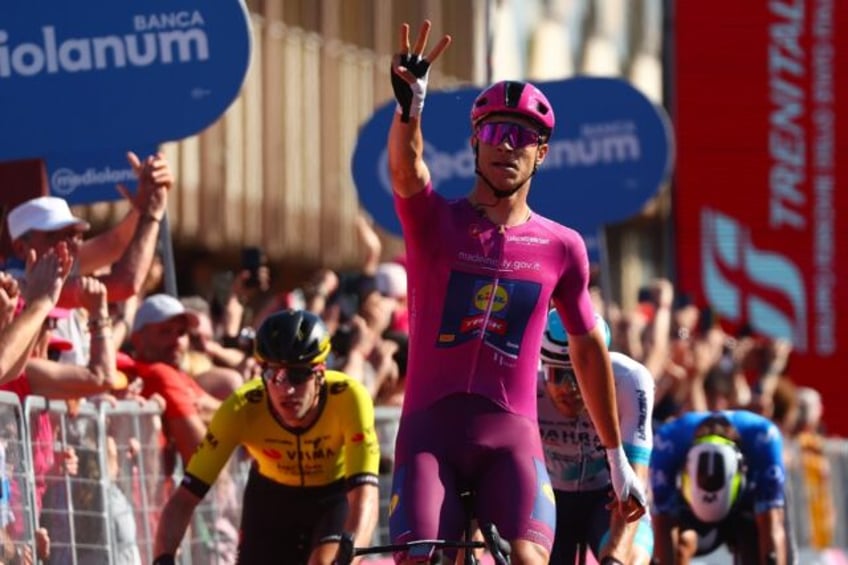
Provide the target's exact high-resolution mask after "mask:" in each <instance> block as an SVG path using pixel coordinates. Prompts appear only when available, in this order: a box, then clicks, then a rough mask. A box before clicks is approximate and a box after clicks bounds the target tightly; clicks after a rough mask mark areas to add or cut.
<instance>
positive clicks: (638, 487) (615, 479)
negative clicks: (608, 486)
mask: <svg viewBox="0 0 848 565" xmlns="http://www.w3.org/2000/svg"><path fill="white" fill-rule="evenodd" d="M607 462H609V467H610V479H612V488H613V490H614V491H615V496H616V498H618V500H621V501H624V500H627V499H628V498H629V497H631V496H632V497H633V498H635V499H636V501H637V502H638V503H639V505H640V506H642V507H643V508H644V507H645V506H646V505H647V504H648V498H647V496H646V495H645V487H644V485H642V481H641V480H639V477H637V476H636V472H635V471H634V470H633V467H631V466H630V462H629V461H627V455H625V454H624V447H623V446H621V445H619V446H618V447H613V448H609V449H607Z"/></svg>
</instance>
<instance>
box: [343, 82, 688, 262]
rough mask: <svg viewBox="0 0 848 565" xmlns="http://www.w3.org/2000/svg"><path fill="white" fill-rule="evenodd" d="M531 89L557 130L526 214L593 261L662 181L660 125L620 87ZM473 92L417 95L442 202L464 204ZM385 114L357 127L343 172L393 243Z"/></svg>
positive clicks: (665, 136) (664, 156)
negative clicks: (561, 230)
mask: <svg viewBox="0 0 848 565" xmlns="http://www.w3.org/2000/svg"><path fill="white" fill-rule="evenodd" d="M536 84H537V86H538V87H539V88H540V89H541V90H542V91H543V92H544V93H545V95H546V96H547V97H548V99H549V100H550V102H551V104H552V105H553V107H554V112H555V113H556V118H557V124H556V129H555V130H554V134H553V137H552V139H551V142H550V151H549V153H548V156H547V159H546V160H545V162H544V164H543V165H542V167H540V169H539V171H538V172H537V174H536V176H535V177H534V179H533V184H532V188H531V189H530V196H529V202H530V206H531V208H533V209H535V210H538V211H539V213H540V214H542V215H543V216H547V217H549V218H551V219H553V220H555V221H557V222H560V223H562V224H565V225H567V226H570V227H572V228H574V229H576V230H578V231H579V232H580V233H581V234H583V237H584V238H585V239H586V241H587V246H588V247H589V250H590V255H591V256H592V258H593V260H597V257H598V255H597V233H598V230H599V229H600V228H601V227H602V226H604V225H606V224H611V223H616V222H620V221H623V220H626V219H627V218H630V217H632V216H633V215H635V214H637V213H639V211H641V210H642V208H643V207H644V206H645V204H646V203H647V202H648V200H650V199H651V198H652V197H653V196H654V195H656V193H657V191H658V190H659V188H660V186H661V184H662V182H663V181H664V180H665V179H666V178H667V176H668V175H669V173H670V168H671V162H672V157H671V155H672V138H671V131H670V128H669V123H668V119H667V117H666V115H665V112H664V111H663V110H662V108H659V107H657V106H656V105H654V104H653V103H652V102H651V101H650V100H648V99H647V98H646V97H645V96H644V95H643V94H642V93H641V92H639V91H638V90H636V89H635V88H634V87H633V86H631V85H630V84H629V83H627V82H625V81H623V80H620V79H614V78H594V77H592V78H590V77H578V78H572V79H567V80H563V81H555V82H542V83H536ZM479 92H480V89H478V88H466V89H460V90H453V91H442V92H430V93H428V95H427V102H426V105H425V108H424V116H423V129H424V139H425V149H424V150H425V155H424V158H425V160H426V162H427V165H428V167H429V169H430V173H431V175H432V177H433V185H434V187H435V189H436V190H438V191H439V193H441V194H444V195H445V196H446V197H447V198H460V197H464V196H466V195H467V194H469V193H470V191H471V188H472V185H473V183H474V176H475V175H474V152H473V150H472V149H471V145H470V141H469V138H470V136H471V124H470V121H469V114H470V109H471V104H472V102H473V101H474V98H475V97H476V96H477V94H479ZM394 112H395V102H394V101H390V102H388V103H386V104H385V105H384V106H382V107H380V108H379V109H378V110H377V111H376V112H375V113H374V115H373V116H372V117H371V119H370V120H369V121H368V122H366V123H365V124H364V125H363V127H362V129H361V131H360V135H359V138H358V141H357V145H356V148H355V151H354V155H353V160H352V168H353V178H354V182H355V183H356V188H357V191H358V194H359V199H360V202H361V203H362V205H363V207H364V208H365V209H366V210H367V211H368V213H369V214H371V216H373V218H374V220H375V221H376V222H377V224H378V225H380V226H381V227H382V228H383V229H385V230H387V231H388V232H390V233H393V234H395V235H401V229H400V222H399V221H398V219H397V216H396V215H395V211H394V203H393V200H392V190H391V183H390V181H389V173H388V165H387V153H386V139H387V137H388V132H389V126H390V125H391V120H392V118H393V116H394Z"/></svg>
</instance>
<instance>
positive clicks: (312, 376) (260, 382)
mask: <svg viewBox="0 0 848 565" xmlns="http://www.w3.org/2000/svg"><path fill="white" fill-rule="evenodd" d="M329 352H330V340H329V334H328V333H327V330H326V328H325V327H324V325H323V323H322V322H321V321H320V319H319V318H318V317H317V316H315V315H314V314H312V313H310V312H306V311H300V310H283V311H280V312H278V313H276V314H273V315H271V316H269V317H268V318H267V319H266V320H265V322H263V324H262V326H260V328H259V330H258V332H257V335H256V356H257V358H258V359H259V361H260V363H261V364H262V369H263V371H262V379H256V380H253V381H250V382H248V383H246V384H245V385H244V386H242V387H241V388H240V389H238V390H237V391H236V392H234V393H233V394H232V395H231V396H230V397H229V398H228V399H227V400H226V401H225V402H224V403H223V404H222V405H221V407H220V408H219V409H218V411H217V412H216V414H215V416H214V417H213V419H212V422H211V423H210V425H209V431H208V433H207V434H206V437H205V438H204V439H203V441H202V442H201V444H200V445H199V446H198V448H197V451H196V452H195V453H194V455H193V456H192V458H191V460H190V461H189V463H188V466H187V467H186V473H185V477H184V479H183V482H182V484H181V485H180V487H179V488H178V489H177V490H176V491H175V492H174V494H173V495H172V497H171V499H170V500H169V501H168V503H167V504H166V505H165V508H164V509H163V512H162V516H161V518H160V521H159V527H158V530H157V533H156V546H155V552H154V554H155V555H157V556H158V557H157V558H156V561H154V563H156V564H168V563H172V562H173V559H174V554H175V552H176V550H177V547H178V546H179V544H180V541H181V539H182V537H183V535H184V534H185V530H186V527H187V525H188V523H189V521H190V519H191V515H192V513H193V512H194V508H195V507H196V506H197V504H198V503H199V502H200V500H201V499H202V498H203V496H204V495H205V494H206V492H207V491H208V490H209V488H210V486H211V485H212V483H214V482H215V479H216V478H217V477H218V474H219V473H220V471H221V469H222V468H223V467H224V465H225V464H226V463H227V461H228V459H229V457H230V455H231V454H232V452H233V451H234V450H235V449H236V447H237V446H239V445H243V446H245V448H246V449H247V451H248V452H249V454H250V455H251V457H252V458H253V460H254V463H253V466H252V469H251V472H250V477H249V479H248V483H247V486H246V488H245V494H244V505H243V510H242V522H241V535H240V541H239V563H249V564H253V563H266V562H268V563H272V562H273V563H277V562H280V558H281V557H283V556H284V557H285V562H286V563H304V564H305V563H309V564H310V565H312V564H321V563H327V564H329V563H332V561H333V559H334V558H335V554H336V550H337V546H338V544H337V541H338V539H339V536H340V534H341V533H342V532H343V531H349V532H354V533H355V536H356V540H355V543H357V544H358V545H367V543H368V542H369V541H370V538H371V534H372V533H373V530H374V527H375V526H376V523H377V510H378V495H377V472H378V463H379V458H380V451H379V443H378V441H377V437H376V433H375V429H374V407H373V404H372V401H371V397H370V395H369V394H368V392H367V390H366V389H365V387H363V386H362V385H361V384H360V383H359V382H358V381H355V380H354V379H352V378H350V377H348V376H347V375H345V374H344V373H340V372H338V371H330V370H326V369H325V367H324V361H325V359H326V358H327V355H328V354H329ZM281 510H282V511H281Z"/></svg>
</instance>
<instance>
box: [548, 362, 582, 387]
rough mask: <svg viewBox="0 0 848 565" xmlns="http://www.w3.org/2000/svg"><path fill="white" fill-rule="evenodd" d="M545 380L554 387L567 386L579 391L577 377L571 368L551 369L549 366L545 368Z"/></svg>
mask: <svg viewBox="0 0 848 565" xmlns="http://www.w3.org/2000/svg"><path fill="white" fill-rule="evenodd" d="M545 378H546V379H547V381H548V382H549V383H551V384H553V385H555V386H568V387H570V388H572V389H575V390H579V387H578V386H577V375H576V374H575V373H574V369H572V368H571V367H552V366H550V365H549V366H547V367H546V368H545Z"/></svg>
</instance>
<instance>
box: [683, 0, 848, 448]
mask: <svg viewBox="0 0 848 565" xmlns="http://www.w3.org/2000/svg"><path fill="white" fill-rule="evenodd" d="M675 10H676V14H675V34H676V38H675V68H674V73H673V80H674V88H675V89H676V95H675V99H674V100H673V107H674V112H673V114H674V124H675V128H676V139H677V151H678V154H677V173H676V189H675V190H676V192H675V199H676V214H677V217H676V230H677V256H678V266H679V284H680V288H681V291H684V292H689V293H692V294H693V295H695V296H697V297H698V298H699V299H700V300H701V301H703V302H705V303H708V304H710V305H711V306H712V307H713V308H714V309H715V310H716V312H717V314H718V315H719V316H720V319H722V320H723V321H724V322H726V323H728V324H730V325H731V326H734V325H741V324H744V323H748V324H750V325H751V326H752V327H753V329H754V330H755V331H756V332H757V333H761V334H764V335H769V336H773V337H785V338H789V339H791V340H792V343H793V344H794V353H793V357H792V359H791V362H790V363H791V364H790V373H791V376H792V378H793V380H794V381H795V382H796V383H799V384H803V385H808V386H812V387H814V388H816V389H818V390H819V391H820V392H821V393H822V396H823V397H824V401H825V421H826V423H827V426H828V430H829V431H830V432H831V433H835V434H839V435H843V436H848V410H846V409H845V406H846V405H848V380H845V379H846V377H848V186H846V180H848V123H846V120H848V41H845V38H844V37H842V38H841V39H839V40H837V30H838V29H841V30H843V31H844V30H845V29H848V3H846V2H843V1H842V0H770V1H768V2H766V1H758V2H739V1H738V0H713V1H711V2H688V1H679V2H677V3H676V6H675Z"/></svg>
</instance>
